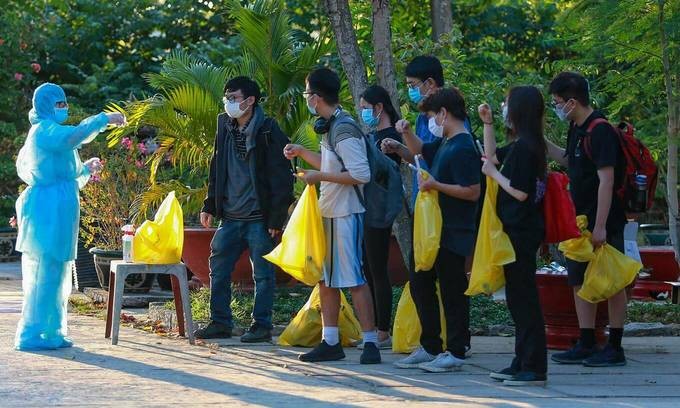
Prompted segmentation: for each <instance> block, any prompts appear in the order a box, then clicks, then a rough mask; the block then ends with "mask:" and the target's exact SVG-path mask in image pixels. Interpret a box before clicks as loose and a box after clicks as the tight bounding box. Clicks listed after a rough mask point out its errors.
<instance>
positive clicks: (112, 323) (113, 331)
mask: <svg viewBox="0 0 680 408" xmlns="http://www.w3.org/2000/svg"><path fill="white" fill-rule="evenodd" d="M133 273H154V274H160V275H170V281H171V283H172V293H173V296H174V298H175V310H176V311H177V326H178V328H179V335H180V336H183V337H185V336H186V337H189V344H194V332H193V328H194V322H193V320H192V319H191V302H190V301H189V283H188V282H187V268H186V266H185V265H184V264H183V263H178V264H168V265H150V264H142V263H126V262H124V261H122V260H119V261H112V262H111V272H110V274H109V302H108V304H107V306H106V334H105V337H106V338H107V339H108V338H111V344H118V329H119V328H120V310H121V308H122V304H123V290H124V288H125V279H126V278H127V277H128V275H130V274H133ZM185 321H186V330H185V327H184V324H185ZM187 332H188V336H187V335H186V334H187Z"/></svg>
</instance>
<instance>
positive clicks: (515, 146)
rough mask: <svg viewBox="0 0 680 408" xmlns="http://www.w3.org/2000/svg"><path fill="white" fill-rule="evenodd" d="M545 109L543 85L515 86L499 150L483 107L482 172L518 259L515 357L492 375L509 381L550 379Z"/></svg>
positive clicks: (512, 272)
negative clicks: (542, 276)
mask: <svg viewBox="0 0 680 408" xmlns="http://www.w3.org/2000/svg"><path fill="white" fill-rule="evenodd" d="M544 111H545V105H544V101H543V96H542V95H541V92H540V91H539V90H538V89H537V88H535V87H533V86H519V87H515V88H512V89H511V90H510V93H509V94H508V98H507V100H506V103H505V104H504V106H503V117H504V121H505V126H506V127H507V128H508V134H509V138H510V140H511V141H510V143H508V144H507V145H506V146H504V147H502V148H500V149H496V140H495V136H494V130H493V117H492V115H491V110H490V108H489V106H488V105H486V104H485V105H481V106H480V107H479V116H480V118H481V119H482V121H483V122H484V153H485V155H486V160H485V162H484V165H483V166H482V172H483V173H484V174H486V175H487V176H489V177H491V178H493V179H494V180H495V181H496V182H497V183H498V185H499V186H500V189H499V190H498V197H497V207H496V212H497V214H498V217H499V218H500V220H501V222H502V223H503V230H504V231H505V232H506V233H507V234H508V236H509V238H510V242H511V243H512V246H513V248H514V250H515V259H516V260H515V262H514V263H511V264H508V265H505V267H504V271H505V280H506V286H505V296H506V300H507V304H508V309H510V314H511V315H512V319H513V320H514V322H515V330H516V334H515V358H514V359H513V361H512V363H511V365H510V367H508V368H505V369H503V370H501V371H498V372H494V373H491V375H490V376H491V378H493V379H495V380H499V381H503V382H504V384H506V385H543V384H545V381H546V372H547V350H546V340H545V326H544V323H543V314H542V312H541V305H540V303H539V297H538V290H537V288H536V279H535V273H536V252H537V251H538V247H539V246H540V244H541V241H542V240H543V232H544V226H543V216H542V214H541V211H540V203H541V201H542V199H543V193H544V191H545V178H546V153H545V152H546V143H545V139H544V138H543V115H544ZM498 164H500V165H501V168H500V170H499V169H497V168H496V165H498Z"/></svg>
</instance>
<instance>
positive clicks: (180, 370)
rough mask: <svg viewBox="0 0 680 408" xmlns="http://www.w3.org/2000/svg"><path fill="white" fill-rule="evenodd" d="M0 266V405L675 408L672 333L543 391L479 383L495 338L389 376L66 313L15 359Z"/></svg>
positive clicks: (498, 355)
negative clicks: (65, 340) (612, 364)
mask: <svg viewBox="0 0 680 408" xmlns="http://www.w3.org/2000/svg"><path fill="white" fill-rule="evenodd" d="M14 265H15V268H16V264H14ZM6 269H11V267H10V266H7V264H5V265H4V266H0V407H44V406H69V407H80V406H117V407H119V406H125V407H127V406H144V407H156V406H158V407H161V406H163V407H166V406H174V405H177V406H185V407H201V406H227V404H230V405H232V404H233V405H237V406H242V405H259V406H294V407H305V408H307V407H313V406H328V405H329V404H333V405H336V406H341V407H350V406H371V407H376V406H378V407H380V408H383V407H389V406H396V405H405V403H407V402H408V403H409V405H412V404H414V403H415V404H418V405H420V404H423V405H432V406H439V405H442V406H449V407H455V406H470V407H521V408H524V407H577V406H578V407H580V406H587V407H678V406H680V338H670V337H666V338H661V337H658V338H626V339H624V342H625V345H626V347H627V352H628V357H629V364H628V366H626V367H618V368H611V369H593V368H584V367H580V366H576V367H574V366H556V365H551V366H550V368H549V370H550V378H549V384H548V386H547V387H545V388H533V387H532V388H508V387H504V386H502V385H500V384H499V383H496V382H493V381H491V380H490V379H489V378H488V373H489V371H490V370H494V369H499V368H502V367H504V366H505V365H507V364H508V363H509V361H510V359H511V355H512V354H511V353H512V344H513V339H512V338H503V337H475V338H473V340H472V344H473V350H474V354H473V357H472V358H471V359H470V360H469V364H468V365H466V366H465V367H464V368H463V370H462V371H461V372H457V373H448V374H426V373H424V372H421V371H419V370H399V369H396V368H394V367H393V366H392V365H391V364H390V363H391V362H392V361H394V360H396V359H397V358H399V357H400V356H399V355H394V354H392V353H385V354H384V355H383V358H384V360H385V364H381V365H375V366H361V365H360V364H358V360H359V354H358V352H357V351H356V350H348V351H347V359H346V360H344V361H341V362H334V363H328V364H323V365H311V364H304V363H301V362H299V361H298V360H297V358H296V357H297V354H298V353H299V352H300V351H301V349H293V348H283V347H278V346H276V345H273V344H267V345H260V346H244V345H242V344H240V343H238V341H234V340H230V341H225V342H222V344H221V347H219V348H217V347H205V346H193V347H192V346H189V345H188V344H187V343H186V342H185V341H181V340H173V339H168V338H164V337H159V336H156V335H153V334H148V333H145V332H142V331H138V330H134V329H130V328H122V329H121V333H120V342H119V345H118V346H111V345H110V344H109V342H108V341H106V340H105V339H104V338H103V337H104V336H103V333H104V322H103V321H101V320H98V319H96V318H90V317H82V316H75V315H73V316H71V317H70V329H71V333H70V334H71V336H72V337H73V339H74V340H75V342H76V347H74V348H72V349H66V350H59V351H49V352H36V353H26V352H16V351H14V350H13V349H12V343H13V337H14V330H15V326H16V323H17V320H18V318H19V312H20V300H21V288H20V281H18V280H16V273H14V274H12V273H9V272H7V270H6ZM15 272H16V271H15ZM9 278H12V279H9Z"/></svg>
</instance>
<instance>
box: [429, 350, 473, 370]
mask: <svg viewBox="0 0 680 408" xmlns="http://www.w3.org/2000/svg"><path fill="white" fill-rule="evenodd" d="M464 363H465V360H461V359H459V358H456V357H454V356H453V354H451V353H450V352H448V351H445V352H443V353H441V354H440V355H438V356H437V358H435V359H434V360H432V361H430V362H427V363H422V364H420V365H418V368H420V369H422V370H425V371H428V372H430V373H445V372H448V371H458V370H460V368H461V367H462V366H463V364H464Z"/></svg>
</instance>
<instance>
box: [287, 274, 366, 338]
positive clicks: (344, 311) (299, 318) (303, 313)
mask: <svg viewBox="0 0 680 408" xmlns="http://www.w3.org/2000/svg"><path fill="white" fill-rule="evenodd" d="M321 329H322V324H321V297H320V296H319V285H316V286H315V287H314V289H313V290H312V294H311V295H309V299H308V300H307V303H305V305H304V306H302V308H301V309H300V311H299V312H298V313H297V315H295V318H293V320H291V322H290V323H289V324H288V326H286V329H285V330H284V331H283V333H281V335H280V336H279V345H281V346H301V347H314V346H316V345H317V344H319V343H321ZM338 331H339V333H340V343H341V344H342V345H343V346H345V347H349V346H351V345H352V343H354V342H356V341H359V340H361V326H360V325H359V321H358V320H357V318H356V317H354V311H352V307H351V306H350V305H349V303H347V298H345V295H344V293H342V292H340V318H339V319H338Z"/></svg>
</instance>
